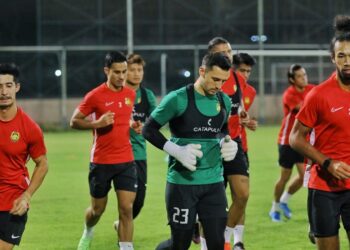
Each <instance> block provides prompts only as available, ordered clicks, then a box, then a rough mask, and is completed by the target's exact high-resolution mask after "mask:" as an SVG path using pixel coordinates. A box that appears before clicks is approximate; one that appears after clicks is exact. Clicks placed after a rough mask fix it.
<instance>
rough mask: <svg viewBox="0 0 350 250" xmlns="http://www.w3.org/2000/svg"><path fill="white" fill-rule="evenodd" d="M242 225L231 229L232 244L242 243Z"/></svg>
mask: <svg viewBox="0 0 350 250" xmlns="http://www.w3.org/2000/svg"><path fill="white" fill-rule="evenodd" d="M243 233H244V225H237V226H235V227H234V228H233V244H236V243H238V242H243Z"/></svg>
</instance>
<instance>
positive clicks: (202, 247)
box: [201, 236, 208, 250]
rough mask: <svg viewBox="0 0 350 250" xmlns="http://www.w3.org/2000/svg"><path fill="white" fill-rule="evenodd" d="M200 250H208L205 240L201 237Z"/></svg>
mask: <svg viewBox="0 0 350 250" xmlns="http://www.w3.org/2000/svg"><path fill="white" fill-rule="evenodd" d="M201 250H208V248H207V242H206V240H205V238H203V237H202V236H201Z"/></svg>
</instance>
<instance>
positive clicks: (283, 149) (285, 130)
mask: <svg viewBox="0 0 350 250" xmlns="http://www.w3.org/2000/svg"><path fill="white" fill-rule="evenodd" d="M287 77H288V82H289V84H290V86H289V87H288V88H287V89H286V90H285V91H284V93H283V97H282V102H283V113H284V117H283V120H282V126H281V129H280V132H279V135H278V152H279V158H278V163H279V166H280V167H281V173H280V177H279V179H278V180H277V182H276V184H275V188H274V200H273V202H272V207H271V210H270V212H269V215H270V217H271V220H272V221H273V222H280V221H281V214H280V212H281V211H282V212H283V215H284V216H285V217H286V218H287V219H290V218H291V217H292V212H291V210H290V208H289V207H288V201H289V199H290V197H291V196H292V195H293V194H295V193H296V192H297V191H298V190H299V189H300V187H301V186H302V184H303V179H304V171H305V170H304V156H303V155H301V154H299V153H298V152H296V151H294V150H293V149H292V148H291V147H290V145H289V134H290V131H291V129H292V127H293V124H294V121H295V116H296V114H297V113H298V111H299V109H300V107H301V105H302V103H303V101H304V99H305V96H306V95H307V94H308V93H309V92H310V90H311V89H312V88H313V87H314V85H312V84H308V79H307V74H306V71H305V68H303V67H302V66H301V65H299V64H292V65H291V66H290V67H289V69H288V72H287ZM294 164H295V165H296V167H297V170H298V175H297V176H295V177H294V178H293V179H292V180H291V183H290V184H289V186H288V188H287V190H285V187H286V184H287V182H288V180H289V179H290V177H291V175H292V170H293V166H294Z"/></svg>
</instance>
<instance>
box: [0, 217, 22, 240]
mask: <svg viewBox="0 0 350 250" xmlns="http://www.w3.org/2000/svg"><path fill="white" fill-rule="evenodd" d="M26 223H27V213H25V214H24V215H22V216H18V215H12V214H10V213H9V212H8V211H0V239H1V240H2V241H5V242H7V243H10V244H13V245H19V243H20V242H21V239H22V235H23V232H24V228H25V225H26Z"/></svg>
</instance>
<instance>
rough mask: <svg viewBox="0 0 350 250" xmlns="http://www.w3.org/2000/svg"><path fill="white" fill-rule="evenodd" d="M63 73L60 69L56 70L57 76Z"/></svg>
mask: <svg viewBox="0 0 350 250" xmlns="http://www.w3.org/2000/svg"><path fill="white" fill-rule="evenodd" d="M61 75H62V71H61V70H60V69H56V70H55V76H57V77H59V76H61Z"/></svg>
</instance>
